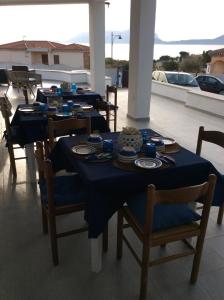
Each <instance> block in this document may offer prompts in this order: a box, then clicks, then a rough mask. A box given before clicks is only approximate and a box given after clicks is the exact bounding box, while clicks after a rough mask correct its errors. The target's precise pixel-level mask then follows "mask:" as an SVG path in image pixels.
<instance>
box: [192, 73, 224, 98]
mask: <svg viewBox="0 0 224 300" xmlns="http://www.w3.org/2000/svg"><path fill="white" fill-rule="evenodd" d="M195 79H196V80H197V82H198V84H199V86H200V88H201V89H202V90H203V91H206V92H210V93H216V94H221V95H224V76H221V75H220V76H219V75H216V76H213V75H198V76H197V77H195Z"/></svg>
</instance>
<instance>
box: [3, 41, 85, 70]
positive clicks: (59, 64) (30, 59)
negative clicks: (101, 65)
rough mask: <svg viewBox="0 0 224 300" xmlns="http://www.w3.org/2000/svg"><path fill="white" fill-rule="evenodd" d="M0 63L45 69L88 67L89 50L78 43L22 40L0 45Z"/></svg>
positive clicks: (80, 68)
mask: <svg viewBox="0 0 224 300" xmlns="http://www.w3.org/2000/svg"><path fill="white" fill-rule="evenodd" d="M0 64H1V65H7V66H9V65H15V64H17V65H27V66H29V67H33V68H46V69H48V68H49V69H66V70H82V69H89V68H90V51H89V47H88V46H84V45H79V44H70V45H64V44H61V43H55V42H50V41H25V40H23V41H18V42H13V43H8V44H2V45H0Z"/></svg>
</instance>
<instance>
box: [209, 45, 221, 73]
mask: <svg viewBox="0 0 224 300" xmlns="http://www.w3.org/2000/svg"><path fill="white" fill-rule="evenodd" d="M209 54H210V56H211V62H210V64H209V73H211V74H217V75H221V74H224V48H222V49H217V50H214V51H210V53H209Z"/></svg>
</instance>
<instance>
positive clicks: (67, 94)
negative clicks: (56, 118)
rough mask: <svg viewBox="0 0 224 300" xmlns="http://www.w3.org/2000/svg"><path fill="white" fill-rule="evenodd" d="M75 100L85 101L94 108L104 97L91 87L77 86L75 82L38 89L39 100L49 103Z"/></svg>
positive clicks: (37, 97)
mask: <svg viewBox="0 0 224 300" xmlns="http://www.w3.org/2000/svg"><path fill="white" fill-rule="evenodd" d="M68 100H73V102H76V103H80V102H85V103H86V104H87V105H92V106H93V107H94V108H96V107H97V101H98V100H101V101H102V97H101V96H100V95H99V94H97V93H95V92H94V91H91V90H89V89H83V88H80V87H77V86H76V87H75V84H69V85H68V86H67V83H66V87H65V86H62V87H57V86H52V87H51V88H50V89H49V88H39V89H37V96H36V101H37V102H43V103H49V102H53V101H60V102H65V101H68Z"/></svg>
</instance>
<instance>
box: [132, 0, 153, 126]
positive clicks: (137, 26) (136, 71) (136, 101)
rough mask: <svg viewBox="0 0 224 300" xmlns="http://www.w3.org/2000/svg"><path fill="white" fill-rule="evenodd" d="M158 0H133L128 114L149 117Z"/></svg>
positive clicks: (135, 117) (140, 118) (138, 118)
mask: <svg viewBox="0 0 224 300" xmlns="http://www.w3.org/2000/svg"><path fill="white" fill-rule="evenodd" d="M155 14H156V0H138V1H136V0H131V21H130V57H129V96H128V114H127V116H128V117H130V118H131V119H134V120H136V121H137V120H142V121H144V120H146V121H147V120H149V111H150V97H151V82H152V67H153V50H154V32H155Z"/></svg>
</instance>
